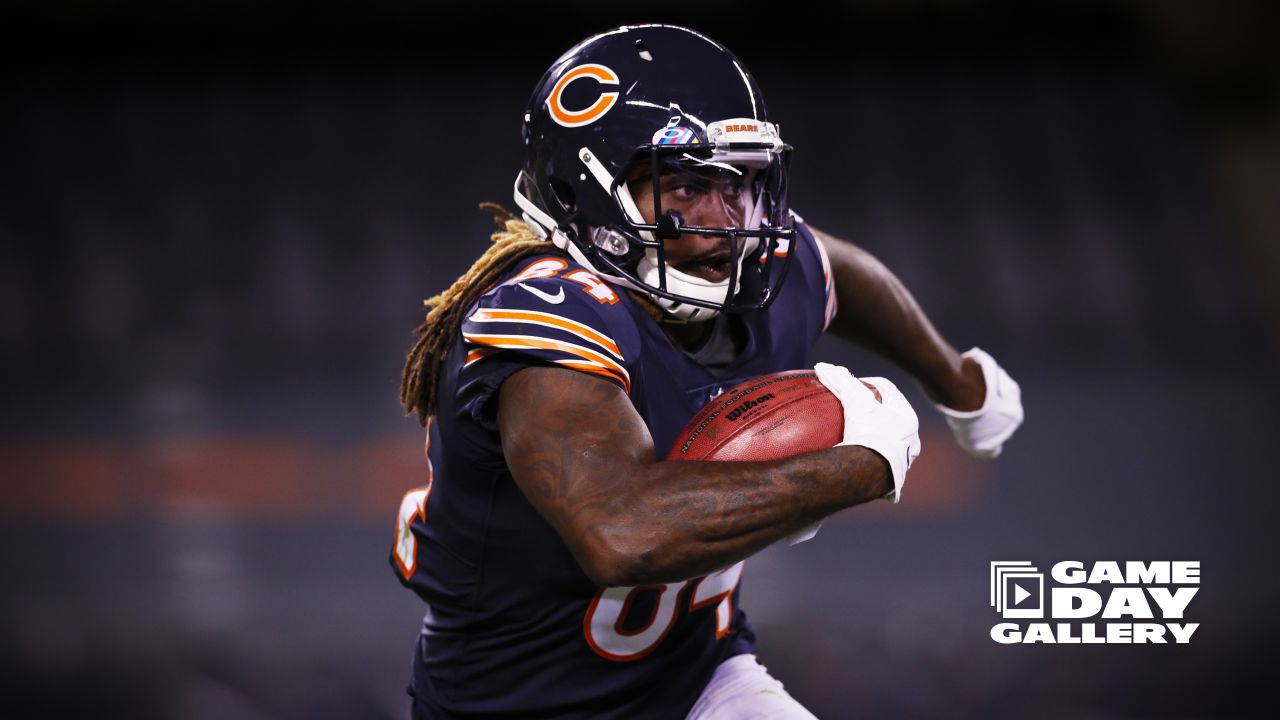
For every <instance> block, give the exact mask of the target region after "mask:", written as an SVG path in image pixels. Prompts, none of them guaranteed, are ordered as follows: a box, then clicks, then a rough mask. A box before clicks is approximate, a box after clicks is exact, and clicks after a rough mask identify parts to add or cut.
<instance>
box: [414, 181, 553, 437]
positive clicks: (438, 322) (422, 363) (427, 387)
mask: <svg viewBox="0 0 1280 720" xmlns="http://www.w3.org/2000/svg"><path fill="white" fill-rule="evenodd" d="M480 209H482V210H487V211H489V212H492V213H493V216H494V217H493V221H494V222H495V223H497V225H498V228H499V230H498V232H496V233H494V234H493V235H492V236H491V239H492V240H493V244H492V245H490V246H489V249H488V250H486V251H485V252H484V254H483V255H481V256H480V258H479V259H478V260H476V261H475V264H473V265H472V266H471V269H470V270H467V272H465V273H463V275H462V277H460V278H458V279H457V280H455V281H454V282H453V284H452V285H450V286H449V289H448V290H445V291H444V292H442V293H440V294H439V295H436V296H435V297H433V298H431V299H429V300H427V301H426V303H424V304H425V305H426V306H427V307H428V308H429V310H428V311H427V317H426V319H425V320H424V321H423V322H422V324H421V325H419V326H418V328H417V329H416V330H414V334H416V335H417V336H418V341H417V342H415V343H414V344H413V347H412V348H411V349H410V350H409V356H408V357H407V358H406V359H405V363H404V373H403V374H402V375H401V376H400V403H401V404H402V405H404V409H405V412H406V413H416V414H417V416H418V422H420V423H422V424H423V425H426V423H427V418H428V417H430V415H431V414H432V413H434V412H435V410H436V381H437V378H438V377H439V372H440V364H441V363H442V362H443V361H444V357H445V355H446V354H448V352H449V348H450V347H452V345H453V342H454V339H455V338H457V336H458V329H459V328H460V327H461V326H462V320H463V314H464V313H466V311H467V308H469V307H471V305H472V304H473V303H474V302H475V301H476V298H478V297H480V295H481V294H482V293H484V291H485V290H486V289H488V287H489V286H490V285H492V284H493V283H494V282H495V281H497V279H498V278H499V277H501V276H502V274H503V273H504V272H506V271H507V269H508V268H510V267H511V264H512V263H514V262H516V261H518V260H520V259H521V258H524V257H528V256H530V255H536V254H538V253H549V252H559V251H558V250H557V249H556V247H555V246H554V245H552V244H551V243H549V242H547V241H546V240H543V239H541V238H539V237H538V236H537V235H534V234H533V231H532V230H530V229H529V226H528V225H526V224H525V222H524V221H523V220H521V219H519V218H517V217H516V216H515V215H513V214H512V213H511V212H510V211H508V210H507V209H506V208H504V207H502V206H501V205H498V204H497V203H481V204H480Z"/></svg>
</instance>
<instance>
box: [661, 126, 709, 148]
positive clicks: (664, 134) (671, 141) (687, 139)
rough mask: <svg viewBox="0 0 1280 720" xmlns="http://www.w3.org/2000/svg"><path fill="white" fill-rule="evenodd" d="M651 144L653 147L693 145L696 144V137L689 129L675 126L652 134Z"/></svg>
mask: <svg viewBox="0 0 1280 720" xmlns="http://www.w3.org/2000/svg"><path fill="white" fill-rule="evenodd" d="M652 142H653V144H654V145H693V144H696V143H697V142H698V136H697V135H694V134H693V130H691V129H690V128H687V127H680V126H678V125H677V126H676V127H665V128H663V129H661V130H659V131H658V132H656V133H654V134H653V141H652Z"/></svg>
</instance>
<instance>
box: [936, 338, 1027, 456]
mask: <svg viewBox="0 0 1280 720" xmlns="http://www.w3.org/2000/svg"><path fill="white" fill-rule="evenodd" d="M960 357H965V358H973V359H974V360H976V361H977V363H978V365H980V366H981V367H982V379H983V381H984V382H986V384H987V397H986V399H985V400H984V401H983V402H982V407H980V408H978V409H977V410H970V411H968V412H962V411H960V410H952V409H951V408H949V407H946V406H943V405H938V406H937V408H938V410H939V411H941V412H942V414H943V415H945V416H946V417H947V424H948V425H950V426H951V434H952V435H955V437H956V442H958V443H960V447H962V448H964V449H965V450H967V451H968V452H969V454H970V455H973V456H975V457H980V458H993V457H996V456H997V455H999V454H1000V450H1001V448H1002V447H1003V446H1004V443H1005V441H1006V440H1008V439H1009V437H1010V436H1011V435H1013V431H1014V430H1017V429H1018V426H1019V425H1021V424H1022V389H1021V388H1019V387H1018V383H1016V382H1014V381H1013V378H1011V377H1009V373H1007V372H1005V371H1004V368H1002V367H1000V365H999V364H997V363H996V361H995V358H993V357H991V356H990V355H988V354H987V353H985V352H983V351H982V350H979V349H978V348H974V349H972V350H970V351H969V352H967V353H965V354H963V355H961V356H960Z"/></svg>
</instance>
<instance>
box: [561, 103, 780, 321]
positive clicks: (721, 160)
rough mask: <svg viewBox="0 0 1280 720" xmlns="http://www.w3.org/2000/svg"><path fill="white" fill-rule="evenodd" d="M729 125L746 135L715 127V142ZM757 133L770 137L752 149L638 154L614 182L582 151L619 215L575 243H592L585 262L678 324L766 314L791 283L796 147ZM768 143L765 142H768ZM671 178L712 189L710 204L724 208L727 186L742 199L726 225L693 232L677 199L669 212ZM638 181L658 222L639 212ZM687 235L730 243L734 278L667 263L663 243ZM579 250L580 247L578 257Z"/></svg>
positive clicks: (740, 145) (731, 145) (651, 149)
mask: <svg viewBox="0 0 1280 720" xmlns="http://www.w3.org/2000/svg"><path fill="white" fill-rule="evenodd" d="M726 125H727V127H729V128H736V127H742V125H741V124H740V123H738V124H735V121H725V122H724V123H713V124H712V125H711V126H710V128H709V130H710V133H709V134H710V136H711V138H712V139H715V138H716V136H717V130H718V126H726ZM760 125H764V126H766V129H767V133H768V134H767V135H765V134H764V133H755V134H754V135H755V136H754V137H750V138H749V139H748V141H746V142H743V141H737V142H720V143H716V144H714V145H712V144H697V143H695V144H687V145H672V144H661V143H653V144H649V145H643V146H640V147H638V148H637V149H636V151H635V153H634V154H633V156H632V160H631V162H630V163H628V164H626V165H625V166H624V167H623V168H622V170H621V171H620V172H618V173H616V174H614V175H610V173H609V172H608V171H607V170H606V169H605V167H604V166H603V164H602V163H600V162H599V161H598V160H596V159H595V158H594V157H593V156H592V153H591V152H590V150H588V149H586V148H583V149H582V150H581V151H580V152H579V159H580V160H581V161H582V163H583V165H584V166H585V168H586V169H587V170H588V173H589V176H594V179H595V180H596V182H597V183H598V184H599V186H600V188H601V189H602V190H604V191H605V192H607V193H608V195H609V197H610V198H611V201H612V203H613V205H614V208H616V212H615V213H612V214H613V215H614V216H615V217H614V221H613V222H610V223H608V224H603V225H594V226H593V225H589V224H586V225H584V226H582V227H580V228H579V237H582V238H584V239H585V240H586V241H587V242H586V243H574V245H578V246H579V247H581V246H582V245H587V249H586V252H585V253H583V254H584V255H587V256H589V257H587V258H586V259H588V260H589V264H590V265H591V266H592V267H593V268H594V269H595V270H596V271H597V272H598V273H600V274H601V275H604V276H607V277H608V278H610V279H611V280H614V281H615V282H618V283H619V284H622V285H625V286H627V287H631V288H633V289H635V290H639V291H641V292H644V293H646V294H648V295H649V296H650V297H651V298H652V299H653V300H654V302H655V303H657V304H658V306H659V307H661V308H662V309H663V310H664V311H666V312H667V313H668V314H669V315H671V316H673V317H674V318H676V319H680V320H706V319H710V318H712V317H715V315H716V314H718V313H719V312H721V311H722V310H729V311H741V310H752V309H762V308H764V307H767V306H768V305H769V303H770V302H771V301H772V299H773V298H774V297H775V296H776V294H777V290H778V288H779V286H780V284H781V282H782V280H783V279H784V278H785V276H786V272H787V270H788V264H789V255H790V253H789V252H788V250H789V246H790V244H791V241H792V240H793V238H794V235H795V231H794V230H793V229H792V227H791V214H790V212H788V210H787V207H786V180H787V178H786V168H787V162H788V160H789V155H790V147H788V146H786V145H783V144H782V143H781V142H780V141H779V140H777V135H776V131H774V129H773V127H772V126H771V125H769V124H768V123H754V124H753V127H758V126H760ZM720 134H721V136H723V135H724V133H723V132H721V133H720ZM740 134H741V133H739V135H740ZM761 135H764V137H765V138H766V139H765V140H762V139H761V138H760V136H761ZM729 136H730V137H732V136H733V133H730V134H729ZM673 178H675V179H676V181H677V182H678V183H685V184H688V185H692V186H706V187H707V188H709V189H710V192H711V193H712V197H713V198H717V199H718V200H709V201H719V202H726V201H725V200H724V199H723V197H722V195H721V188H725V187H730V188H733V189H734V190H733V192H734V193H735V194H738V193H740V194H739V195H737V197H734V198H733V200H732V202H728V203H727V204H726V206H725V209H724V212H723V213H722V216H723V217H724V218H725V220H726V222H725V224H723V225H716V226H703V225H693V224H689V223H687V222H686V219H685V217H684V213H682V212H681V208H680V207H679V205H680V203H679V201H678V200H677V201H673V202H669V203H666V204H664V201H663V192H664V190H666V189H667V188H666V187H665V185H666V184H668V183H669V181H671V179H673ZM638 181H643V182H648V183H652V185H651V186H649V188H650V192H649V193H648V194H650V195H651V196H652V198H651V201H646V203H645V205H646V209H649V210H651V211H652V212H651V215H650V217H651V218H652V219H653V220H652V222H651V221H650V220H649V219H647V218H646V217H645V213H644V212H642V211H641V209H640V207H639V206H638V205H637V203H636V198H635V197H633V194H632V192H631V189H630V187H629V185H630V186H634V185H635V184H636V183H637V182H638ZM641 194H642V195H643V194H644V193H643V192H642V193H641ZM672 205H675V206H674V207H673V206H672ZM681 235H702V236H704V237H715V238H725V239H726V240H727V249H728V256H729V272H728V275H727V277H726V278H724V279H723V280H710V279H706V278H703V277H699V276H697V275H694V274H692V273H688V272H682V271H681V270H679V269H677V268H676V267H674V266H672V265H671V264H669V263H668V261H667V254H668V248H667V247H666V245H665V241H670V240H675V239H678V238H679V237H680V236H681ZM572 249H575V248H571V252H572ZM574 254H575V257H576V255H577V253H574ZM582 259H583V258H579V260H580V261H581V260H582Z"/></svg>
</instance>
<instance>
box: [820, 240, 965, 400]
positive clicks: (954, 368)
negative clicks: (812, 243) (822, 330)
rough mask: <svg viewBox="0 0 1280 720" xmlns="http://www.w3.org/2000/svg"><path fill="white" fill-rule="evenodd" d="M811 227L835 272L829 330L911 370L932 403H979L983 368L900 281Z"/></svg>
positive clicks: (848, 244)
mask: <svg viewBox="0 0 1280 720" xmlns="http://www.w3.org/2000/svg"><path fill="white" fill-rule="evenodd" d="M809 229H810V230H811V231H813V234H814V235H815V236H817V237H818V239H819V240H820V241H821V242H822V244H823V246H824V247H825V248H826V250H827V254H828V256H829V257H830V258H831V271H832V273H833V274H834V276H835V286H836V297H837V299H838V301H839V304H840V312H839V313H837V314H836V317H835V319H834V320H833V321H832V322H831V327H830V331H831V332H833V333H835V335H836V336H838V337H841V338H844V339H845V340H848V341H850V342H854V343H857V344H859V345H861V346H863V347H865V348H867V349H869V350H872V351H873V352H876V353H877V354H879V355H881V356H883V357H885V358H887V359H889V360H890V361H892V362H893V363H894V364H896V365H897V366H898V367H901V368H902V369H904V370H906V371H907V372H909V373H911V374H912V375H913V376H914V377H915V378H916V379H917V380H919V381H920V384H921V385H922V386H923V387H924V390H925V393H926V394H928V395H929V397H930V398H932V399H933V400H934V401H935V402H938V403H941V404H942V405H946V406H947V407H950V408H954V409H956V410H977V409H978V408H980V407H982V404H983V400H984V398H985V397H986V385H985V383H984V381H983V375H982V368H981V367H980V366H979V365H978V363H977V362H976V361H974V360H973V359H970V358H962V357H961V356H960V354H959V353H958V352H956V349H955V348H954V347H952V346H951V344H950V343H948V342H947V341H946V340H945V339H944V338H943V337H942V335H940V334H939V333H938V331H937V329H936V328H934V326H933V323H931V322H929V318H928V317H926V316H925V314H924V311H923V310H922V309H921V308H920V305H919V303H917V302H916V299H915V297H913V296H912V295H911V291H909V290H907V288H906V286H905V285H903V284H902V281H901V280H899V279H898V277H897V276H896V275H894V274H893V272H891V271H890V270H889V268H887V267H885V266H884V263H881V262H880V261H879V260H877V259H876V258H875V257H874V256H873V255H872V254H871V253H869V252H867V251H866V250H864V249H862V248H860V247H858V246H857V245H854V244H853V243H851V242H848V241H846V240H841V239H839V238H837V237H834V236H832V235H830V234H828V233H824V232H822V231H821V230H818V229H817V228H815V227H813V226H810V227H809Z"/></svg>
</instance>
